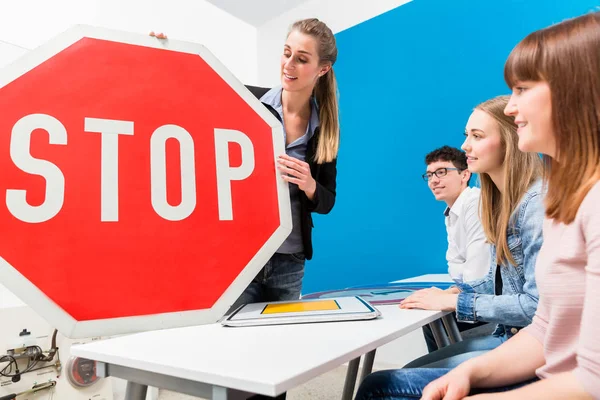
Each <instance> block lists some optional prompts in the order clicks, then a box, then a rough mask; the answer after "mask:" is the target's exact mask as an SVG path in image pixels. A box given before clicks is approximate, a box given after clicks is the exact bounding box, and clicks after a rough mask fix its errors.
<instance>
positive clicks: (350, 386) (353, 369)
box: [342, 357, 360, 400]
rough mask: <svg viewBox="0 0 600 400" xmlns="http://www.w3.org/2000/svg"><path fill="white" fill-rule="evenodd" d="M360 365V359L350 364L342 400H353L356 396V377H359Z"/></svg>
mask: <svg viewBox="0 0 600 400" xmlns="http://www.w3.org/2000/svg"><path fill="white" fill-rule="evenodd" d="M358 364H360V357H357V358H355V359H354V360H352V361H350V362H349V363H348V371H347V372H346V381H345V382H344V391H343V392H342V400H352V397H353V396H354V385H355V384H356V376H357V375H358Z"/></svg>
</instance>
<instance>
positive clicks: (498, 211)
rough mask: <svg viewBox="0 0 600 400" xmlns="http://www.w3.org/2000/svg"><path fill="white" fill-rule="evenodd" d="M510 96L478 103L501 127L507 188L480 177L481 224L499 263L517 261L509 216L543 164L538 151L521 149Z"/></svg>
mask: <svg viewBox="0 0 600 400" xmlns="http://www.w3.org/2000/svg"><path fill="white" fill-rule="evenodd" d="M509 99H510V96H498V97H495V98H493V99H490V100H487V101H485V102H483V103H481V104H479V105H478V106H477V107H475V109H476V110H481V111H483V112H485V113H486V114H488V115H489V116H490V117H492V118H493V119H494V120H495V121H496V122H497V123H498V128H499V130H500V143H501V146H502V150H503V151H504V158H503V161H502V168H503V169H504V192H503V193H500V191H499V190H498V188H497V187H496V185H495V184H494V182H493V181H492V178H491V177H490V176H489V175H488V174H486V173H481V174H479V179H480V181H481V199H480V201H481V224H482V225H483V230H484V232H485V235H486V237H487V240H488V241H489V242H490V243H492V244H494V245H495V246H496V263H497V264H498V265H501V264H503V263H504V262H505V261H508V262H510V263H511V264H512V265H515V264H516V263H515V260H514V258H513V257H512V255H511V253H510V250H509V248H508V239H507V236H508V229H509V223H510V217H511V215H512V214H513V212H514V211H515V210H516V208H517V206H518V205H519V201H520V200H521V198H522V197H523V195H524V194H525V192H527V189H529V187H530V186H531V184H532V183H533V182H534V181H536V180H537V179H539V178H540V177H541V176H542V169H543V164H542V160H541V159H540V157H539V156H538V155H537V154H535V153H523V152H522V151H520V150H519V147H518V144H519V138H518V137H517V126H516V125H515V119H514V117H510V116H507V115H505V114H504V109H505V108H506V105H507V104H508V100H509Z"/></svg>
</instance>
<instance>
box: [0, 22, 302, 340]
mask: <svg viewBox="0 0 600 400" xmlns="http://www.w3.org/2000/svg"><path fill="white" fill-rule="evenodd" d="M0 110H1V112H0V169H1V170H2V174H0V224H1V228H0V281H1V282H2V283H3V284H4V285H5V286H6V287H8V289H10V290H11V291H13V292H14V293H15V294H17V295H18V296H19V297H21V299H22V300H23V301H25V302H26V303H27V304H28V305H30V306H31V307H32V308H33V309H34V310H36V311H37V312H38V313H39V314H40V315H42V316H43V317H45V318H46V319H47V320H48V321H49V322H50V323H51V324H52V325H54V326H56V327H57V328H58V329H59V330H60V331H61V333H63V334H65V335H67V336H70V337H85V336H95V335H111V334H118V333H125V332H133V331H141V330H150V329H160V328H169V327H175V326H184V325H194V324H201V323H208V322H214V321H216V320H218V319H219V318H220V317H221V316H222V315H223V314H224V313H225V312H226V311H227V309H228V308H229V306H230V305H231V304H232V303H233V302H234V301H235V300H236V299H237V297H238V296H239V295H240V294H241V293H242V291H243V290H244V288H245V287H246V286H247V285H248V284H249V283H250V282H251V281H252V279H253V277H254V276H255V275H256V274H257V273H258V272H259V271H260V269H261V268H262V266H263V265H264V264H265V263H266V261H267V260H268V259H269V258H270V256H271V255H272V254H273V253H274V252H275V251H276V250H277V248H278V247H279V246H280V244H281V243H282V242H283V241H284V240H285V238H286V237H287V235H288V234H289V232H290V231H291V216H290V205H289V194H288V188H287V183H285V182H284V181H283V180H282V179H281V177H280V176H279V175H278V171H277V168H276V165H275V160H276V157H277V156H278V155H279V154H281V153H283V152H284V143H283V134H282V128H281V124H280V122H279V121H278V120H277V119H276V118H275V117H273V115H271V114H270V113H269V111H268V110H266V109H265V108H264V107H263V105H262V104H261V103H260V102H259V101H258V100H257V99H256V98H254V97H253V96H252V94H251V93H250V92H249V91H248V90H247V89H246V88H245V87H244V86H243V85H242V84H241V83H240V82H239V81H238V80H236V79H235V78H234V77H233V75H232V74H231V73H229V72H228V71H227V70H226V68H225V67H224V66H223V65H222V64H221V63H220V62H219V61H218V60H217V59H216V58H215V57H214V56H213V55H212V54H210V53H209V52H208V51H207V50H206V49H205V48H204V47H202V46H200V45H196V44H191V43H183V42H176V41H173V40H165V41H160V40H157V39H155V38H152V37H146V36H143V35H136V34H128V33H123V32H115V31H110V30H105V29H98V28H92V27H85V26H77V27H74V28H72V29H70V30H69V31H67V32H65V33H63V34H61V35H59V36H58V37H56V38H55V39H53V40H51V41H50V42H48V43H46V44H45V45H43V46H42V47H40V48H38V49H36V50H33V51H32V52H30V53H28V54H26V55H25V56H24V57H23V58H21V59H19V60H17V62H15V63H14V64H12V65H9V66H8V67H6V68H4V69H3V70H2V71H1V72H0Z"/></svg>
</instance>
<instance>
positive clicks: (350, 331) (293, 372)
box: [71, 305, 445, 396]
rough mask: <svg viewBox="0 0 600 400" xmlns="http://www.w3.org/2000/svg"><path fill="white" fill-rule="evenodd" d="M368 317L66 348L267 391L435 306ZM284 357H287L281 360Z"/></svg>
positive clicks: (417, 319) (385, 310) (397, 332)
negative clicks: (368, 319)
mask: <svg viewBox="0 0 600 400" xmlns="http://www.w3.org/2000/svg"><path fill="white" fill-rule="evenodd" d="M378 309H379V310H380V311H381V312H382V317H380V318H378V319H376V320H370V321H353V322H331V323H317V324H296V325H275V326H260V327H243V328H230V327H229V328H228V327H222V326H221V325H220V324H209V325H201V326H194V327H187V328H177V329H168V330H160V331H151V332H144V333H138V334H133V335H128V336H121V337H118V338H113V339H107V340H102V341H98V342H92V343H88V344H84V345H80V346H74V347H72V349H71V353H72V354H73V355H75V356H78V357H84V358H88V359H92V360H97V361H102V362H105V363H108V364H116V365H121V366H124V367H129V368H133V369H136V370H140V371H148V372H154V373H158V374H163V375H168V376H173V377H176V378H183V379H188V380H192V381H198V382H204V383H207V384H212V385H217V386H222V387H227V388H232V389H238V390H242V391H246V392H252V393H258V394H263V395H267V396H275V395H278V394H281V393H283V392H284V391H287V390H289V389H292V388H294V387H296V386H298V385H300V384H302V383H305V382H307V381H309V380H310V379H312V378H314V377H317V376H319V375H321V374H323V373H325V372H327V371H330V370H332V369H334V368H336V367H338V366H339V365H341V364H343V363H345V362H348V361H350V360H352V359H354V358H357V357H359V356H361V355H363V354H365V353H367V352H369V351H371V350H373V349H376V348H378V347H379V346H381V345H383V344H386V343H388V342H390V341H392V340H394V339H396V338H398V337H400V336H402V335H405V334H407V333H409V332H411V331H413V330H415V329H418V328H419V327H421V326H422V325H425V324H427V323H429V322H432V321H434V320H436V319H438V318H439V317H441V316H443V315H444V314H445V313H443V312H440V311H425V310H401V309H400V308H399V307H398V306H397V305H386V306H380V307H378ZM282 360H288V362H282Z"/></svg>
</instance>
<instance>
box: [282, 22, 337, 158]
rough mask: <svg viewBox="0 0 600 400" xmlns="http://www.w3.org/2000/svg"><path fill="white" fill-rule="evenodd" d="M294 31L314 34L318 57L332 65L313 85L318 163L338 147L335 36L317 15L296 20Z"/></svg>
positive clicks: (335, 152)
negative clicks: (317, 122) (334, 68)
mask: <svg viewBox="0 0 600 400" xmlns="http://www.w3.org/2000/svg"><path fill="white" fill-rule="evenodd" d="M293 31H298V32H300V33H303V34H305V35H309V36H312V37H313V38H315V39H316V41H317V44H318V52H319V61H320V62H321V63H331V69H330V70H329V71H328V72H327V73H326V74H325V75H323V76H321V77H320V78H319V80H318V81H317V84H316V85H315V89H314V96H315V99H316V101H317V105H318V106H319V124H320V128H319V132H320V133H319V140H318V146H317V151H316V153H315V161H316V162H317V163H318V164H322V163H325V162H331V161H333V160H334V159H335V158H336V157H337V153H338V150H339V147H340V125H339V111H338V97H337V82H336V79H335V73H334V72H333V64H335V61H336V60H337V46H336V44H335V36H333V32H332V31H331V29H329V27H328V26H327V25H325V23H323V22H322V21H319V20H318V19H316V18H309V19H303V20H301V21H297V22H295V23H294V24H293V25H292V27H291V29H290V33H291V32H293ZM288 35H289V34H288Z"/></svg>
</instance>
